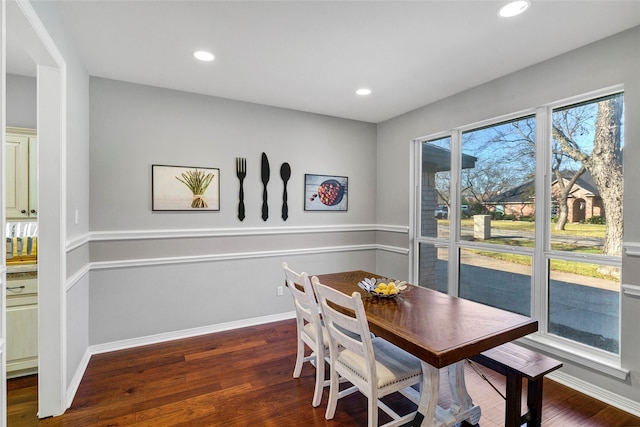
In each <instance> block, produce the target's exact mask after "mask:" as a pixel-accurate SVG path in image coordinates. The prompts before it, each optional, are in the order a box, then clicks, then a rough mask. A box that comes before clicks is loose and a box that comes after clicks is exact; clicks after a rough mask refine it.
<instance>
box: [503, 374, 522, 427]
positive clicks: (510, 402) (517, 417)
mask: <svg viewBox="0 0 640 427" xmlns="http://www.w3.org/2000/svg"><path fill="white" fill-rule="evenodd" d="M505 406H506V408H505V414H504V425H505V427H520V426H521V425H522V423H521V421H522V376H521V375H517V374H513V373H511V374H509V375H507V398H506V405H505Z"/></svg>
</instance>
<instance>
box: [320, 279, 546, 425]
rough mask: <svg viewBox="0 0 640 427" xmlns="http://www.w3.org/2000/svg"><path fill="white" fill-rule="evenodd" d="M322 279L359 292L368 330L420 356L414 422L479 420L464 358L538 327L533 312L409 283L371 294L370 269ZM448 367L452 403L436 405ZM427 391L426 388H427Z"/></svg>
mask: <svg viewBox="0 0 640 427" xmlns="http://www.w3.org/2000/svg"><path fill="white" fill-rule="evenodd" d="M317 277H318V279H319V280H320V283H322V284H324V285H326V286H329V287H331V288H334V289H336V290H339V291H341V292H343V293H345V294H347V295H351V294H352V293H353V292H360V294H361V295H362V301H363V304H364V308H365V312H366V314H367V321H368V323H369V329H370V330H371V332H373V333H374V334H375V335H377V336H379V337H382V338H384V339H386V340H387V341H389V342H391V343H393V344H395V345H397V346H398V347H400V348H402V349H404V350H406V351H408V352H409V353H411V354H413V355H415V356H417V357H418V358H419V359H420V360H421V361H422V369H423V374H424V378H425V381H424V382H423V387H425V386H426V387H427V388H428V390H423V392H422V393H421V395H420V404H419V405H418V414H417V415H416V419H415V420H414V423H413V426H420V425H421V426H426V427H436V426H452V425H454V424H457V423H460V422H462V421H467V422H468V423H470V424H472V425H474V424H477V423H478V422H479V421H480V407H479V406H477V405H474V404H473V401H472V399H471V397H470V396H469V393H468V392H467V389H466V385H465V380H464V361H465V359H467V358H469V357H471V356H475V355H477V354H480V353H481V352H483V351H485V350H489V349H490V348H493V347H497V346H499V345H501V344H504V343H506V342H510V341H513V340H515V339H517V338H520V337H523V336H525V335H528V334H530V333H533V332H536V331H537V330H538V322H537V321H536V320H534V319H532V318H530V317H526V316H522V315H520V314H516V313H512V312H509V311H505V310H501V309H498V308H494V307H490V306H487V305H483V304H479V303H476V302H473V301H469V300H465V299H462V298H457V297H453V296H450V295H447V294H444V293H441V292H437V291H434V290H431V289H427V288H423V287H419V286H412V285H408V286H407V288H406V289H405V290H404V291H402V292H401V293H400V294H399V295H397V296H396V297H394V298H382V297H378V296H376V295H373V294H371V293H369V292H367V291H365V290H363V289H361V288H360V287H359V286H358V283H359V282H360V281H362V280H364V279H365V278H372V277H375V278H380V277H382V276H380V275H378V274H374V273H369V272H367V271H362V270H357V271H346V272H341V273H332V274H321V275H317ZM445 367H446V368H447V373H448V379H449V386H450V389H451V397H452V400H453V404H452V405H451V406H450V407H449V408H448V409H447V410H444V409H442V408H440V407H438V405H437V403H438V396H439V386H440V369H441V368H445ZM425 391H427V392H425Z"/></svg>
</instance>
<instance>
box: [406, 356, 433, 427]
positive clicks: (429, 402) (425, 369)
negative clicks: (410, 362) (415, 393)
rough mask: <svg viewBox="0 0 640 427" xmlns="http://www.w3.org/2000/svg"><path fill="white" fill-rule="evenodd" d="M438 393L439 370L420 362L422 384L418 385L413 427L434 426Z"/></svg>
mask: <svg viewBox="0 0 640 427" xmlns="http://www.w3.org/2000/svg"><path fill="white" fill-rule="evenodd" d="M439 393H440V370H439V369H437V368H434V367H433V366H431V365H429V364H428V363H426V362H422V384H421V386H420V404H419V405H418V414H417V415H416V418H415V420H414V422H413V427H420V426H422V427H435V425H436V406H437V405H438V396H439Z"/></svg>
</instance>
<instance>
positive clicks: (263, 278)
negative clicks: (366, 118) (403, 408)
mask: <svg viewBox="0 0 640 427" xmlns="http://www.w3.org/2000/svg"><path fill="white" fill-rule="evenodd" d="M90 108H91V200H92V203H91V229H92V232H93V233H94V235H95V236H96V237H97V236H99V239H98V238H96V239H92V243H91V262H92V263H94V266H95V267H96V268H95V269H96V271H92V272H91V291H90V307H89V316H90V343H91V344H103V343H108V342H112V341H119V340H124V339H135V338H140V337H144V336H148V335H154V334H161V333H167V332H172V331H180V330H185V329H190V328H198V327H205V326H209V325H216V324H220V323H224V322H233V321H240V320H244V319H250V318H256V317H261V316H269V315H275V314H281V313H286V312H290V311H292V310H293V306H292V303H291V298H290V297H289V295H288V294H285V295H284V296H283V297H278V296H276V286H278V285H281V284H282V280H283V279H282V277H283V275H282V271H281V269H280V263H281V262H282V261H283V260H288V261H289V263H290V265H291V267H292V268H294V269H297V270H302V269H307V271H309V272H310V273H321V272H328V271H335V270H338V269H353V268H368V269H370V270H371V269H374V267H375V251H374V250H372V249H371V245H373V244H375V239H376V236H375V231H372V229H371V227H372V226H371V225H372V224H375V223H376V214H375V197H376V196H375V182H376V181H375V176H376V170H375V163H376V157H375V151H376V150H375V141H376V127H375V125H373V124H370V123H363V122H357V121H350V120H343V119H337V118H331V117H326V116H320V115H314V114H308V113H303V112H299V111H292V110H285V109H281V108H273V107H267V106H262V105H256V104H250V103H245V102H238V101H232V100H227V99H220V98H214V97H208V96H201V95H196V94H191V93H185V92H178V91H173V90H167V89H159V88H155V87H149V86H142V85H136V84H130V83H124V82H118V81H113V80H106V79H102V78H94V77H92V78H91V107H90ZM262 152H266V153H267V155H268V157H269V160H270V165H271V171H272V173H271V179H270V181H269V185H268V191H269V196H268V200H269V207H270V216H269V219H268V220H267V221H266V222H265V221H263V220H262V219H261V217H260V207H261V203H262V183H261V181H260V156H261V153H262ZM236 157H246V158H247V178H246V180H245V204H246V212H247V216H246V219H245V220H244V221H243V222H240V221H239V220H238V218H237V206H238V180H237V178H236V175H235V158H236ZM285 161H286V162H289V163H290V164H291V168H292V176H291V180H290V181H289V184H288V192H289V198H288V199H289V219H288V220H287V221H286V222H285V221H283V220H282V219H281V217H280V208H281V201H282V190H283V185H282V180H281V179H280V177H279V168H280V165H281V163H282V162H285ZM152 164H163V165H180V166H195V167H214V168H220V193H221V196H220V205H221V208H220V211H219V212H177V213H176V212H153V211H152V209H151V165H152ZM305 173H315V174H333V175H342V176H348V177H349V188H348V190H349V191H348V193H349V207H348V211H347V212H305V211H304V210H303V183H304V174H305ZM362 224H365V225H366V224H369V229H368V230H354V231H346V232H335V230H334V231H328V230H326V229H325V228H323V227H331V226H340V227H355V228H358V227H360V226H361V225H362ZM318 227H320V228H318ZM373 227H375V226H373ZM194 231H195V233H194ZM150 236H151V237H150ZM336 250H337V251H338V252H334V251H336ZM327 251H328V252H331V253H327ZM293 260H297V262H294V261H293ZM149 264H151V265H149ZM92 270H93V269H92Z"/></svg>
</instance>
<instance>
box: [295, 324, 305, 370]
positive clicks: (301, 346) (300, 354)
mask: <svg viewBox="0 0 640 427" xmlns="http://www.w3.org/2000/svg"><path fill="white" fill-rule="evenodd" d="M303 363H304V342H303V341H302V339H301V338H300V334H298V354H297V356H296V366H295V367H294V368H293V378H300V373H301V372H302V364H303Z"/></svg>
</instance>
